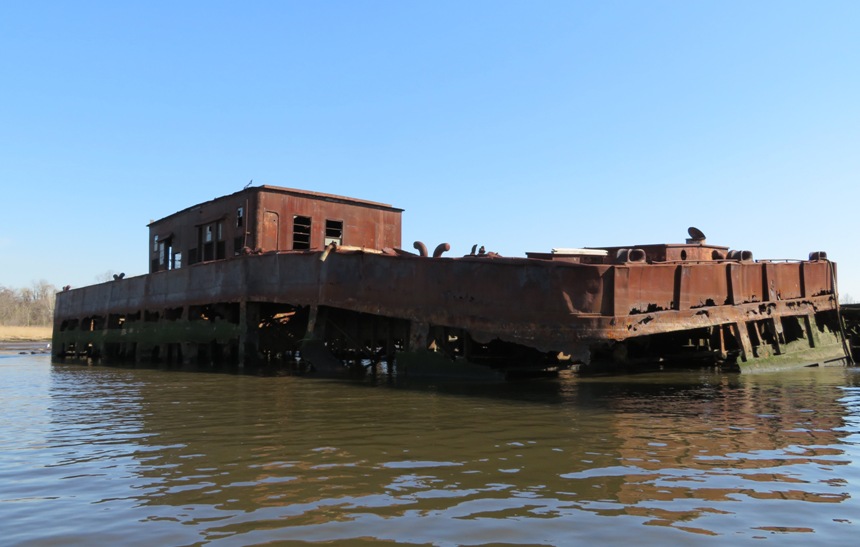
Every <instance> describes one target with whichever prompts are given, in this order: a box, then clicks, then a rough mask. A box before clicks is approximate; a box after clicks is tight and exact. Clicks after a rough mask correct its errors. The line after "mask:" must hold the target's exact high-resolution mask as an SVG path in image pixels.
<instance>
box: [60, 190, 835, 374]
mask: <svg viewBox="0 0 860 547" xmlns="http://www.w3.org/2000/svg"><path fill="white" fill-rule="evenodd" d="M401 213H402V210H401V209H397V208H394V207H391V206H389V205H385V204H380V203H373V202H369V201H363V200H358V199H352V198H347V197H342V196H334V195H328V194H320V193H314V192H306V191H300V190H293V189H288V188H279V187H272V186H261V187H254V188H247V189H245V190H242V191H240V192H237V193H235V194H231V195H228V196H224V197H221V198H218V199H215V200H212V201H208V202H205V203H202V204H199V205H195V206H193V207H190V208H188V209H184V210H182V211H179V212H177V213H174V214H173V215H170V216H168V217H166V218H163V219H161V220H158V221H155V222H152V223H151V224H150V225H149V230H150V238H149V241H150V245H149V249H150V250H149V255H150V259H151V262H150V273H149V274H147V275H142V276H137V277H130V278H122V277H121V276H117V278H116V279H115V280H114V281H111V282H107V283H102V284H99V285H93V286H89V287H83V288H80V289H72V290H65V291H63V292H61V293H59V294H58V295H57V301H56V308H55V316H54V338H53V347H54V355H55V357H56V358H65V357H85V358H90V359H93V360H96V361H98V362H108V363H110V362H123V361H125V362H163V363H170V364H234V365H242V366H254V367H256V366H273V365H277V364H283V365H294V364H299V363H301V364H304V365H308V364H310V365H312V366H314V367H316V368H329V367H335V368H337V367H341V366H354V367H365V366H369V365H375V364H380V363H382V364H384V365H387V370H388V371H389V372H396V373H397V374H403V373H406V374H419V373H423V372H431V373H436V372H442V373H448V374H460V373H469V374H471V373H472V372H475V371H478V370H493V371H497V372H503V373H514V372H545V371H553V370H558V369H561V368H571V367H574V368H582V367H586V368H587V369H591V370H597V371H599V370H602V369H603V368H605V367H615V366H618V365H626V366H629V367H633V368H635V367H637V366H640V365H641V366H644V365H646V364H652V363H661V364H664V365H665V364H669V363H673V362H678V363H682V364H685V365H690V364H694V363H695V364H698V363H703V364H719V365H722V366H725V367H728V368H740V369H741V370H751V369H763V368H776V367H783V366H786V367H787V366H803V365H809V364H829V363H834V364H836V363H839V364H842V363H843V362H844V357H845V353H844V350H843V343H842V333H841V329H840V326H841V320H840V317H839V314H838V311H839V310H838V306H837V301H836V291H835V280H836V276H835V265H834V264H833V263H831V262H830V261H828V260H827V258H826V255H825V254H824V253H812V254H811V255H810V257H809V260H802V261H800V260H798V261H770V260H758V261H755V260H753V257H752V254H751V253H750V252H748V251H730V250H729V249H728V248H727V247H719V246H715V245H710V244H708V243H706V241H705V237H704V235H703V234H702V233H701V232H699V231H698V230H696V229H695V228H691V229H690V238H689V239H687V241H686V243H683V244H659V245H638V246H633V247H603V248H587V249H553V250H552V251H551V252H547V253H527V257H525V258H506V257H501V256H499V255H497V254H495V253H492V252H486V251H484V249H483V248H481V249H480V250H476V249H475V248H473V249H472V252H471V254H469V255H466V256H460V257H449V256H443V255H444V254H445V253H446V252H448V251H449V250H450V247H449V246H448V245H447V244H441V245H439V246H437V247H436V248H435V249H434V251H433V252H432V253H431V252H429V251H428V250H427V248H426V247H425V246H424V245H423V244H422V243H420V242H416V243H415V245H414V248H415V250H416V252H410V251H406V250H403V249H402V248H401V240H400V238H401V235H400V233H401Z"/></svg>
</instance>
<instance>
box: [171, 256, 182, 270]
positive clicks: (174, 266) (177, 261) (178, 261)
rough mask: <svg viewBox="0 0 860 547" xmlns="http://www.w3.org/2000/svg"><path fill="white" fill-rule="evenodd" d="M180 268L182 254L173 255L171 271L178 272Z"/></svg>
mask: <svg viewBox="0 0 860 547" xmlns="http://www.w3.org/2000/svg"><path fill="white" fill-rule="evenodd" d="M181 267H182V253H173V264H171V269H174V270H178V269H179V268H181Z"/></svg>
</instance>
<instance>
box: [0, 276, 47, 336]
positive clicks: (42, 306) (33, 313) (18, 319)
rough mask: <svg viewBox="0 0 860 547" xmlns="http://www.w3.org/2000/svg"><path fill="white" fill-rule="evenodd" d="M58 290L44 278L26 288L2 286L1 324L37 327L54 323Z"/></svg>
mask: <svg viewBox="0 0 860 547" xmlns="http://www.w3.org/2000/svg"><path fill="white" fill-rule="evenodd" d="M56 292H57V289H56V287H54V286H53V285H51V284H50V283H48V282H47V281H44V280H42V281H37V282H34V283H33V285H32V286H30V287H27V288H24V289H10V288H8V287H3V286H0V325H3V326H10V327H37V326H49V325H51V324H53V321H54V295H55V294H56Z"/></svg>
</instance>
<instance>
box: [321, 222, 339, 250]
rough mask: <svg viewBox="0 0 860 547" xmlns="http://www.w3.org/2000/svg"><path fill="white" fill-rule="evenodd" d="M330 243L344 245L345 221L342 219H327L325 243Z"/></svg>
mask: <svg viewBox="0 0 860 547" xmlns="http://www.w3.org/2000/svg"><path fill="white" fill-rule="evenodd" d="M330 243H334V244H336V245H343V221H342V220H329V219H326V221H325V241H324V244H325V245H329V244H330Z"/></svg>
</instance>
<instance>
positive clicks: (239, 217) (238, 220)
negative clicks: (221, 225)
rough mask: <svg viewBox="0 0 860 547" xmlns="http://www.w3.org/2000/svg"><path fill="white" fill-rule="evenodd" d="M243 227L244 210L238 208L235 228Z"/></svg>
mask: <svg viewBox="0 0 860 547" xmlns="http://www.w3.org/2000/svg"><path fill="white" fill-rule="evenodd" d="M244 225H245V208H244V207H239V208H238V209H236V227H237V228H241V227H242V226H244Z"/></svg>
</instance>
